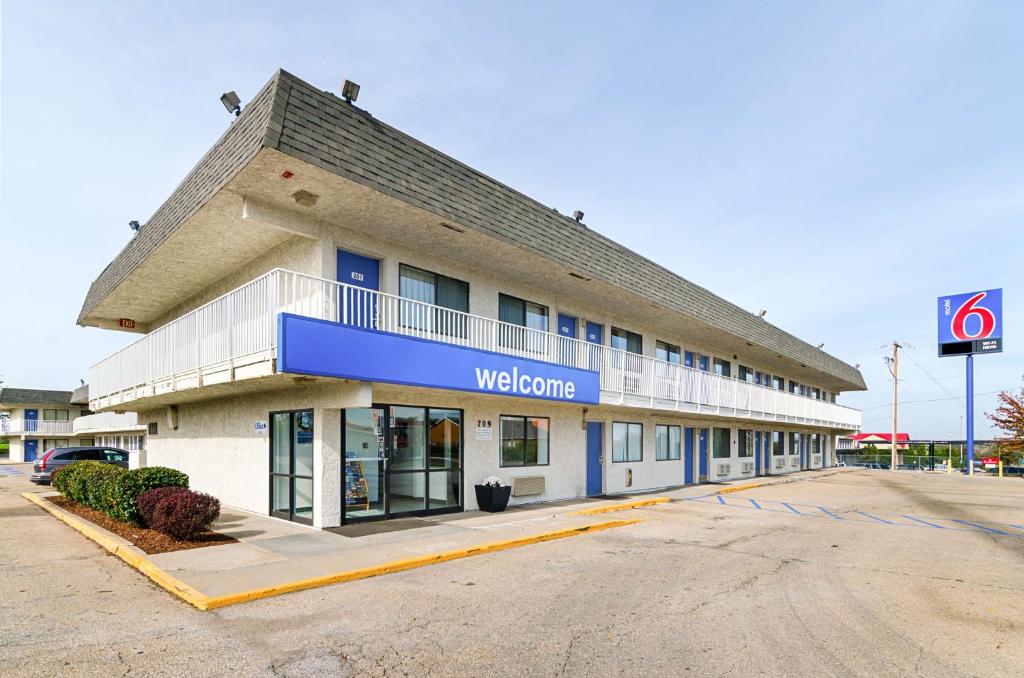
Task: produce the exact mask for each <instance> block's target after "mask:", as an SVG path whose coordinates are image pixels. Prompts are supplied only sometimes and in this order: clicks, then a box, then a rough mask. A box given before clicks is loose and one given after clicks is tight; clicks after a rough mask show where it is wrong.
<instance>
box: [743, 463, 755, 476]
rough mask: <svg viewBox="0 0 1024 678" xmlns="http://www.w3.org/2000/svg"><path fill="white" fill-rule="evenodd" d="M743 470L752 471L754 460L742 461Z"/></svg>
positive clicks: (745, 471)
mask: <svg viewBox="0 0 1024 678" xmlns="http://www.w3.org/2000/svg"><path fill="white" fill-rule="evenodd" d="M743 472H744V473H753V472H754V462H752V461H745V462H743Z"/></svg>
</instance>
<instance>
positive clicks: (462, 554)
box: [205, 520, 640, 609]
mask: <svg viewBox="0 0 1024 678" xmlns="http://www.w3.org/2000/svg"><path fill="white" fill-rule="evenodd" d="M638 522H640V521H639V520H609V521H606V522H603V523H597V524H594V525H584V526H582V527H571V528H567V529H563V530H555V531H553V532H545V533H544V534H538V535H533V536H530V537H520V538H518V539H508V540H506V541H495V542H491V543H489V544H478V545H477V546H470V547H468V548H461V549H455V550H452V551H442V552H441V553H431V554H427V555H425V556H417V557H415V558H405V559H403V560H392V561H391V562H389V563H383V564H381V565H374V566H372V567H364V568H361V569H358V570H351V571H349V572H338V573H337V574H328V575H324V576H322V577H313V578H311V579H301V580H299V581H293V582H288V583H287V584H279V585H278V586H269V587H267V588H262V589H253V590H252V591H244V592H242V593H233V594H230V595H226V596H220V597H219V598H211V599H210V600H209V601H208V602H207V607H206V608H205V609H213V608H216V607H226V606H228V605H235V604H237V603H244V602H248V601H250V600H258V599H260V598H270V597H271V596H279V595H281V594H282V593H290V592H292V591H301V590H304V589H312V588H317V587H319V586H327V585H329V584H340V583H342V582H348V581H354V580H356V579H368V578H370V577H376V576H379V575H382V574H390V573H392V572H402V571H404V570H412V569H415V568H417V567H424V566H425V565H433V564H435V563H443V562H447V561H449V560H458V559H459V558H468V557H470V556H478V555H481V554H484V553H491V552H493V551H503V550H505V549H511V548H515V547H517V546H527V545H529V544H537V543H540V542H545V541H551V540H553V539H562V538H564V537H574V536H576V535H580V534H585V533H587V532H597V531H599V530H607V529H610V528H613V527H622V526H624V525H632V524H634V523H638Z"/></svg>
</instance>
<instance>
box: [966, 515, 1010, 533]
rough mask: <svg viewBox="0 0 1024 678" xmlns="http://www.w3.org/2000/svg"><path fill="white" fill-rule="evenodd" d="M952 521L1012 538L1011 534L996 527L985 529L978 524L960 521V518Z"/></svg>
mask: <svg viewBox="0 0 1024 678" xmlns="http://www.w3.org/2000/svg"><path fill="white" fill-rule="evenodd" d="M952 520H953V522H954V523H960V524H961V525H970V526H971V527H976V528H978V529H979V530H984V531H985V532H991V533H992V534H1001V535H1004V536H1006V537H1010V536H1012V535H1011V534H1010V533H1009V532H1003V531H1002V530H997V529H995V528H994V527H985V526H984V525H979V524H978V523H972V522H970V521H968V520H960V519H959V518H953V519H952Z"/></svg>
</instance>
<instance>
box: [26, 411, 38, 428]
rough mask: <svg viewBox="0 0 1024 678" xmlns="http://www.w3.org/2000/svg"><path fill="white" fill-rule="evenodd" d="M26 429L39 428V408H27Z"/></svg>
mask: <svg viewBox="0 0 1024 678" xmlns="http://www.w3.org/2000/svg"><path fill="white" fill-rule="evenodd" d="M25 430H26V431H38V430H39V410H25Z"/></svg>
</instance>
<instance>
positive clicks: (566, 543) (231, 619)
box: [0, 471, 1024, 676]
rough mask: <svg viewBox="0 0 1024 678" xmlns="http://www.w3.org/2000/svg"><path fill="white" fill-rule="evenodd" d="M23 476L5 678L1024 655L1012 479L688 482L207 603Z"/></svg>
mask: <svg viewBox="0 0 1024 678" xmlns="http://www.w3.org/2000/svg"><path fill="white" fill-rule="evenodd" d="M24 486H25V481H24V479H23V478H21V477H19V476H14V475H10V474H4V473H0V549H2V552H3V553H4V554H5V557H4V559H3V565H2V567H3V576H2V578H0V612H2V615H0V633H2V634H3V635H2V637H3V639H4V640H3V643H0V665H2V666H4V673H5V675H18V676H20V675H40V676H43V675H46V676H49V675H55V674H61V675H124V674H127V673H129V672H131V673H132V674H141V675H222V674H224V673H227V672H232V673H237V674H241V675H309V674H317V673H327V672H331V673H335V674H339V675H495V676H511V675H517V676H518V675H589V674H596V675H678V676H695V675H726V674H736V675H769V676H802V675H816V676H817V675H821V674H823V673H824V674H826V675H840V676H844V675H866V674H871V675H985V676H991V675H1013V674H1018V673H1019V671H1020V667H1021V665H1022V664H1021V662H1022V661H1024V632H1022V631H1024V599H1022V596H1021V593H1022V591H1024V567H1022V565H1024V510H1022V508H1021V506H1022V502H1021V499H1022V498H1024V481H1022V480H1020V479H1003V480H1000V479H993V478H979V479H970V478H963V477H946V476H942V475H925V474H918V473H897V474H893V473H886V472H879V471H859V472H851V473H843V474H840V475H835V476H830V477H825V478H820V479H818V480H813V481H805V482H794V483H787V484H781V485H774V486H770V487H762V488H756V489H752V490H746V491H742V492H735V493H731V494H728V495H721V497H722V498H721V499H719V498H718V496H706V497H698V496H697V495H699V494H701V492H694V491H693V490H692V489H691V490H690V491H689V492H681V493H677V494H676V496H677V497H683V496H686V497H689V499H681V500H679V501H675V502H672V503H670V504H662V505H658V506H654V507H649V508H644V509H638V510H635V511H631V512H630V513H631V514H635V515H637V516H640V517H642V518H643V522H641V523H640V524H638V525H633V526H629V527H624V528H619V529H615V530H609V531H605V532H600V533H595V534H589V535H585V536H580V537H575V538H572V539H566V540H561V541H556V542H549V543H545V544H538V545H534V546H529V547H523V548H519V549H514V550H511V551H504V552H500V553H493V554H489V555H486V556H481V557H477V558H468V559H465V560H459V561H453V562H449V563H444V564H440V565H435V566H430V567H426V568H422V569H418V570H411V571H408V572H402V573H398V574H393V575H387V576H384V577H377V578H373V579H366V580H361V581H356V582H350V583H347V584H341V585H336V586H330V587H326V588H320V589H315V590H310V591H303V592H298V593H293V594H289V595H286V596H282V597H278V598H271V599H267V600H262V601H257V602H253V603H249V604H245V605H239V606H236V607H230V608H225V609H222V610H216V611H212V612H199V611H196V610H194V609H193V608H191V607H188V606H187V605H185V604H184V603H182V602H180V601H179V600H177V599H175V598H172V597H171V596H170V595H169V594H167V593H165V592H164V591H162V590H160V589H158V588H156V587H155V586H154V585H152V584H150V583H149V581H148V580H146V579H144V578H143V577H141V576H140V575H139V574H138V573H137V572H135V571H134V570H131V569H129V568H128V567H127V566H125V565H124V564H123V563H122V562H121V561H119V560H117V559H116V558H113V557H110V556H107V555H106V554H105V553H104V552H103V551H101V550H100V549H99V548H98V547H97V546H95V545H94V544H93V543H92V542H89V541H87V540H86V539H84V538H83V537H82V536H81V535H79V534H78V533H76V532H73V531H72V530H71V529H69V528H67V527H65V526H64V525H62V524H60V523H59V522H57V521H56V520H55V519H53V518H52V517H50V516H49V515H48V514H46V513H44V512H43V511H41V510H40V509H38V508H36V507H35V506H32V505H31V504H29V503H28V502H26V501H25V500H24V499H23V498H22V497H20V496H19V495H18V494H17V493H18V492H20V491H23V490H24ZM702 489H703V488H702ZM751 500H753V501H751ZM908 517H909V518H913V519H917V520H916V521H915V520H911V519H909V518H908ZM919 521H920V522H919Z"/></svg>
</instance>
